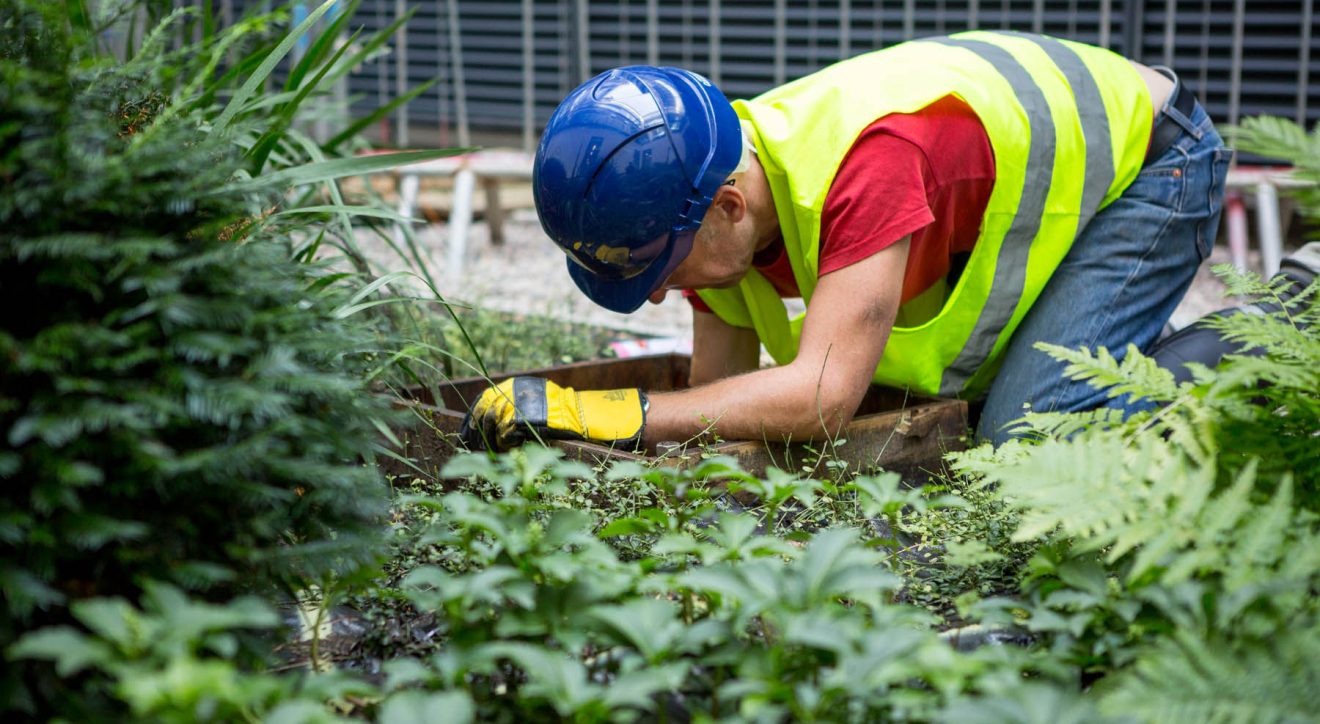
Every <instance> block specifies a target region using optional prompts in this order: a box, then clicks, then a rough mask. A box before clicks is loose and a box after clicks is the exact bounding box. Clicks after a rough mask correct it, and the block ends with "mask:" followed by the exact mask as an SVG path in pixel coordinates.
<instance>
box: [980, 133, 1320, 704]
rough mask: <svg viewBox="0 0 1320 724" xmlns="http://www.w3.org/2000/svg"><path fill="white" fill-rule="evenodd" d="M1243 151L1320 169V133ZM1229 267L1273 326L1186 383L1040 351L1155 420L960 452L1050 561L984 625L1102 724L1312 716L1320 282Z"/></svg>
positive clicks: (995, 604)
mask: <svg viewBox="0 0 1320 724" xmlns="http://www.w3.org/2000/svg"><path fill="white" fill-rule="evenodd" d="M1267 137H1268V138H1269V140H1268V142H1266V140H1265V139H1266V138H1267ZM1238 138H1239V141H1240V142H1242V143H1243V144H1244V145H1245V146H1247V147H1248V148H1249V150H1253V151H1256V152H1260V153H1267V154H1271V155H1281V154H1282V153H1284V152H1287V153H1300V154H1304V155H1303V156H1300V157H1298V161H1299V163H1298V165H1299V168H1301V169H1302V172H1303V173H1310V174H1314V173H1315V170H1316V168H1317V166H1316V163H1317V158H1320V153H1317V148H1320V147H1317V146H1315V143H1314V141H1315V135H1314V134H1309V135H1308V134H1305V133H1298V132H1297V130H1296V129H1295V128H1290V127H1288V126H1287V124H1285V123H1283V122H1278V121H1272V120H1258V121H1253V122H1249V123H1248V124H1245V126H1244V129H1242V131H1241V132H1240V133H1239V135H1238ZM1216 271H1217V272H1218V273H1219V274H1220V276H1221V277H1223V278H1224V279H1225V281H1226V283H1227V285H1228V288H1229V291H1230V292H1231V293H1232V294H1234V295H1237V296H1238V297H1240V298H1241V299H1242V300H1243V301H1244V302H1246V303H1255V304H1257V306H1258V308H1273V309H1275V310H1276V311H1273V312H1269V313H1262V314H1236V315H1226V316H1221V317H1217V318H1214V319H1212V320H1209V321H1208V322H1206V324H1208V325H1210V326H1212V327H1213V328H1214V329H1216V330H1217V331H1218V332H1219V333H1220V334H1221V335H1222V336H1223V337H1224V338H1226V339H1228V340H1231V341H1233V342H1235V343H1237V344H1238V345H1239V346H1240V350H1241V351H1240V353H1239V354H1235V355H1230V356H1229V357H1228V358H1227V359H1226V360H1225V361H1224V362H1223V363H1222V364H1221V365H1220V366H1219V367H1218V368H1216V369H1213V370H1212V369H1207V368H1205V367H1204V366H1193V367H1192V368H1191V372H1192V379H1191V380H1190V381H1188V382H1183V383H1181V384H1179V383H1177V382H1175V379H1174V377H1173V375H1172V374H1170V373H1169V372H1168V371H1167V370H1163V369H1161V368H1159V367H1158V366H1157V365H1156V364H1155V363H1154V362H1153V361H1152V360H1150V359H1148V358H1146V357H1144V356H1142V355H1141V354H1140V353H1139V352H1138V351H1137V350H1135V349H1131V348H1129V350H1128V354H1127V355H1126V357H1125V359H1124V360H1123V361H1122V362H1121V363H1119V362H1116V361H1115V360H1114V358H1113V357H1112V356H1111V355H1110V354H1109V353H1108V352H1107V351H1105V350H1103V349H1101V350H1097V351H1095V352H1091V351H1088V350H1070V349H1063V348H1059V347H1053V346H1049V345H1040V347H1041V349H1042V350H1044V351H1045V352H1047V353H1049V354H1050V355H1051V356H1053V357H1054V358H1055V359H1058V360H1061V361H1064V362H1067V363H1068V367H1067V371H1066V374H1068V375H1069V376H1070V377H1072V378H1073V379H1077V380H1086V381H1088V382H1090V383H1091V384H1093V385H1094V386H1096V387H1097V388H1101V389H1106V390H1108V393H1109V394H1110V395H1111V396H1114V397H1117V396H1119V395H1130V396H1132V398H1134V399H1144V400H1148V401H1150V402H1153V403H1156V407H1155V408H1154V409H1153V410H1151V411H1149V412H1143V413H1139V414H1136V415H1133V416H1131V417H1129V418H1128V419H1126V420H1125V419H1123V417H1122V416H1121V415H1119V414H1118V413H1115V412H1112V411H1097V412H1092V413H1062V414H1061V413H1040V414H1029V415H1027V416H1026V417H1025V418H1024V420H1023V422H1024V424H1025V425H1026V429H1027V431H1028V433H1029V438H1031V439H1028V440H1024V441H1016V442H1012V443H1010V444H1007V445H1004V446H1002V447H1001V448H999V449H998V450H993V451H992V450H989V449H988V448H984V449H979V450H975V451H972V452H969V453H966V454H963V455H961V456H959V458H958V460H957V465H958V467H959V469H960V470H961V472H962V473H964V474H966V475H969V476H971V477H973V478H975V479H977V480H980V481H981V482H982V483H983V484H985V485H986V486H987V487H988V488H989V489H992V490H994V491H995V493H996V494H997V495H999V496H1001V497H1002V499H1003V500H1005V501H1006V502H1007V503H1008V504H1009V505H1010V506H1011V507H1012V508H1014V509H1016V510H1017V511H1018V516H1019V527H1018V529H1017V532H1016V534H1015V538H1016V539H1017V540H1019V541H1023V542H1033V543H1035V544H1036V545H1038V546H1039V548H1038V551H1037V554H1036V555H1035V557H1034V558H1033V559H1032V560H1031V561H1030V563H1029V564H1028V567H1027V570H1026V571H1025V572H1024V576H1023V593H1024V594H1025V602H1023V601H1017V602H1013V601H989V602H984V604H983V605H982V606H981V608H980V611H981V612H982V613H984V614H986V615H987V616H991V617H994V618H996V619H998V620H1001V621H1009V622H1012V623H1014V624H1016V625H1019V626H1023V627H1025V628H1027V629H1030V630H1031V631H1034V632H1036V633H1037V634H1038V635H1039V636H1041V637H1042V638H1043V639H1044V640H1045V641H1046V642H1048V644H1049V648H1048V651H1049V658H1051V659H1052V658H1053V657H1054V656H1057V655H1060V654H1062V655H1063V657H1064V661H1066V662H1068V663H1070V664H1071V665H1074V666H1078V667H1080V668H1082V669H1083V671H1085V672H1086V673H1087V675H1088V677H1090V679H1099V681H1100V683H1099V684H1097V686H1096V689H1095V693H1094V696H1093V697H1092V698H1093V700H1094V701H1098V703H1099V705H1100V709H1101V711H1103V712H1105V713H1109V714H1114V715H1127V716H1136V717H1138V718H1140V719H1143V720H1148V721H1168V720H1175V719H1176V720H1198V721H1221V720H1222V721H1228V720H1235V721H1238V720H1252V721H1293V720H1307V719H1308V718H1309V717H1311V716H1313V714H1314V712H1315V711H1316V706H1317V701H1316V698H1315V691H1316V686H1315V672H1314V671H1312V670H1311V669H1312V668H1314V667H1311V666H1309V665H1308V664H1306V663H1302V662H1303V661H1310V660H1314V659H1315V657H1317V656H1320V626H1318V625H1317V618H1316V604H1315V592H1316V591H1317V590H1320V516H1317V504H1320V444H1318V443H1317V439H1318V438H1317V435H1320V326H1317V322H1320V283H1314V284H1312V285H1311V286H1310V287H1309V288H1307V289H1305V290H1302V291H1300V292H1299V293H1296V294H1293V295H1291V296H1289V295H1288V294H1285V293H1284V287H1283V284H1284V283H1285V282H1283V281H1282V280H1275V281H1266V280H1262V279H1260V278H1259V277H1257V276H1254V275H1251V274H1246V273H1242V272H1238V271H1235V270H1233V269H1232V268H1230V267H1227V266H1224V267H1219V268H1216ZM1005 614H1007V615H1005ZM1044 657H1045V654H1044V652H1042V658H1044Z"/></svg>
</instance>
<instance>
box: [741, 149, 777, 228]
mask: <svg viewBox="0 0 1320 724" xmlns="http://www.w3.org/2000/svg"><path fill="white" fill-rule="evenodd" d="M751 161H752V162H751V165H750V166H749V167H748V169H747V171H746V173H744V174H743V178H742V181H741V185H742V187H743V195H744V196H745V197H746V198H747V213H748V214H749V215H750V216H751V220H752V238H753V239H755V240H756V248H755V249H754V250H753V251H754V252H762V251H765V250H766V249H768V248H769V247H770V246H772V245H773V244H774V243H775V242H776V241H778V240H779V238H780V235H779V212H777V211H776V210H775V200H774V196H773V195H772V194H771V193H770V182H769V181H768V180H766V177H765V169H763V168H762V167H761V160H760V159H759V158H757V157H756V156H755V155H753V156H752V159H751Z"/></svg>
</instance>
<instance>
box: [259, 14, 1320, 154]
mask: <svg viewBox="0 0 1320 724" xmlns="http://www.w3.org/2000/svg"><path fill="white" fill-rule="evenodd" d="M235 4H236V5H237V6H238V7H239V8H240V9H241V8H242V7H243V6H254V5H259V4H260V2H258V1H257V0H247V2H242V1H239V0H236V2H235ZM308 4H309V6H310V5H312V4H313V3H311V2H309V3H308ZM1314 4H1315V3H1314V0H1250V2H1247V1H1246V0H922V1H918V0H870V1H869V2H852V1H849V2H843V1H842V0H834V1H832V2H824V1H821V0H810V1H807V2H800V1H799V2H788V1H787V0H777V1H776V0H759V1H750V0H720V1H719V2H696V1H695V0H640V1H638V0H633V1H629V2H621V1H619V0H611V1H608V2H601V1H596V2H586V1H580V0H556V1H554V2H547V1H546V0H533V1H531V2H528V3H526V4H525V3H524V2H523V1H522V0H504V1H500V2H473V1H471V0H468V1H461V2H457V11H458V12H457V16H458V21H459V38H460V42H461V54H462V58H463V63H462V68H461V70H462V74H463V80H464V86H465V89H466V94H465V95H466V110H467V116H468V120H469V123H470V125H471V128H472V129H473V132H474V133H483V132H485V133H490V132H494V133H505V134H509V135H511V136H513V137H515V138H517V137H518V134H520V132H521V131H522V130H523V126H524V118H525V114H526V111H527V108H526V105H525V98H526V97H527V92H526V91H527V90H528V89H527V88H525V87H524V82H523V81H524V77H525V73H524V67H525V63H527V62H528V58H527V56H526V54H525V48H524V42H523V13H524V9H525V7H529V8H530V11H531V17H530V20H531V25H530V29H531V35H532V44H531V48H530V49H529V50H530V67H531V69H532V73H531V86H530V92H531V93H530V95H531V98H532V101H533V103H532V108H531V118H532V120H533V126H534V127H533V128H532V132H531V134H530V137H535V134H537V133H539V130H540V126H541V125H542V124H544V122H545V120H546V119H547V118H548V117H549V115H550V113H551V112H552V111H553V110H554V107H555V105H556V104H557V103H558V101H559V100H560V99H561V98H563V96H564V95H565V94H567V93H568V91H569V90H570V89H572V88H573V87H574V86H575V85H576V84H577V83H579V82H580V81H581V80H583V79H584V78H586V77H589V76H590V75H591V74H594V73H597V72H600V71H602V70H604V69H606V68H610V67H613V66H616V65H623V64H629V63H647V62H658V63H660V64H666V65H680V66H684V67H688V68H691V69H693V70H696V71H698V72H701V73H704V74H706V75H709V76H712V77H714V78H716V79H717V80H718V82H719V84H720V86H721V87H722V88H723V89H724V90H725V92H726V93H727V94H729V95H730V96H733V97H740V96H751V95H755V94H757V93H760V92H761V91H764V90H766V89H767V88H770V87H772V86H773V85H774V84H775V83H776V81H777V80H779V79H781V78H782V79H784V80H791V79H793V78H796V77H800V76H802V75H805V74H808V73H810V72H812V71H814V70H816V69H818V68H820V67H823V66H824V65H827V64H829V63H831V62H834V61H836V60H838V59H839V58H841V57H845V56H848V55H855V54H857V53H861V52H865V51H868V50H872V49H875V48H882V47H885V46H887V45H892V44H894V43H898V42H901V41H902V40H904V39H906V38H910V37H920V36H925V35H937V34H943V33H952V32H958V31H961V30H965V29H968V28H972V27H979V28H1011V29H1015V30H1025V31H1032V30H1038V31H1041V32H1045V33H1049V34H1052V35H1056V36H1059V37H1066V38H1073V39H1076V40H1080V41H1083V42H1088V43H1095V44H1107V45H1108V46H1109V47H1111V48H1113V49H1114V50H1116V51H1118V52H1121V53H1124V54H1127V55H1129V56H1132V57H1136V58H1138V59H1140V60H1142V61H1144V62H1147V63H1152V64H1157V63H1168V64H1169V65H1171V66H1172V67H1173V68H1174V69H1175V70H1177V71H1178V73H1179V74H1180V76H1181V77H1182V78H1183V79H1184V80H1185V82H1186V83H1187V84H1188V85H1189V86H1190V87H1191V88H1192V89H1193V90H1194V91H1196V92H1197V94H1198V95H1199V96H1200V97H1201V98H1202V100H1203V102H1204V103H1205V105H1206V107H1207V109H1208V110H1209V111H1210V113H1211V115H1212V116H1214V117H1215V119H1216V120H1218V121H1228V120H1231V119H1233V118H1240V117H1242V116H1245V115H1252V114H1259V113H1269V114H1275V115H1282V116H1286V117H1289V118H1295V119H1298V120H1302V121H1304V122H1305V123H1307V124H1308V125H1310V124H1313V123H1316V122H1317V121H1320V103H1316V102H1315V101H1316V99H1317V98H1320V49H1317V48H1316V47H1315V46H1316V43H1317V41H1316V33H1315V32H1314V31H1315V27H1314V25H1315V22H1316V19H1315V13H1314ZM400 6H403V7H407V8H416V15H415V16H414V18H413V20H412V22H411V23H410V25H409V28H408V31H407V49H406V57H407V67H406V75H405V76H404V79H405V81H406V82H405V83H404V84H403V85H405V86H408V87H411V86H413V85H416V84H419V83H423V82H426V81H427V80H429V79H431V78H436V77H438V78H439V82H438V83H437V84H436V86H435V87H433V88H432V89H430V90H428V91H427V92H426V93H424V94H423V95H422V96H421V97H419V98H418V99H417V100H416V101H414V102H413V103H412V104H411V107H410V108H409V110H408V116H407V121H408V124H409V127H410V128H414V129H417V130H418V131H423V132H426V133H424V135H422V136H419V138H423V137H424V138H428V139H431V138H434V139H439V140H440V141H443V142H453V141H454V139H455V137H456V132H455V124H456V123H457V106H458V104H457V100H458V98H457V94H456V91H455V88H456V83H455V73H454V70H455V68H454V53H453V52H452V51H453V48H451V43H450V42H449V33H450V23H449V20H448V13H447V7H448V4H447V0H425V1H419V0H409V1H408V2H403V3H401V2H398V0H364V2H363V3H362V4H361V6H360V9H359V11H358V14H357V18H355V20H356V22H357V23H358V24H361V25H362V26H364V27H365V28H367V29H368V30H372V29H377V28H380V27H383V26H384V25H386V24H388V23H389V22H390V21H391V20H392V19H393V18H394V16H395V13H396V11H397V10H398V8H399V7H400ZM584 42H585V47H584V46H583V43H584ZM397 60H398V56H397V55H390V56H386V57H384V58H382V59H381V60H379V61H377V62H374V63H370V64H368V65H367V66H365V67H364V68H362V69H361V70H360V71H359V72H357V73H355V74H353V75H352V76H351V78H350V80H349V86H350V93H351V94H352V95H353V97H354V98H355V99H356V100H355V109H356V110H357V111H358V112H366V111H368V110H369V109H370V108H372V107H374V106H376V105H378V104H379V103H381V102H382V101H384V100H388V99H389V98H392V97H394V95H395V94H396V93H397V92H398V88H399V85H400V84H399V83H398V78H399V76H398V71H399V68H398V65H399V64H398V62H397Z"/></svg>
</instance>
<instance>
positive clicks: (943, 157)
mask: <svg viewBox="0 0 1320 724" xmlns="http://www.w3.org/2000/svg"><path fill="white" fill-rule="evenodd" d="M994 183H995V161H994V155H993V153H992V152H991V150H990V138H989V137H988V136H987V135H986V132H985V127H984V126H982V125H981V121H980V119H979V118H977V117H976V114H975V113H974V112H973V111H972V109H971V107H970V106H968V105H967V104H966V103H965V102H963V101H962V100H961V99H959V98H957V97H956V96H945V97H944V98H942V99H941V100H938V101H936V102H934V103H932V104H930V105H928V106H926V107H925V108H923V109H921V110H919V111H917V112H916V113H893V114H890V115H887V116H884V117H883V118H881V119H879V120H877V121H876V122H875V123H872V124H871V125H870V126H868V127H867V128H866V130H864V131H862V133H861V135H860V136H858V138H857V141H856V142H855V143H853V147H852V148H851V149H849V150H848V153H847V155H845V156H844V158H843V162H842V163H841V164H840V165H839V171H838V173H837V174H836V175H835V178H834V184H833V185H832V186H830V191H829V193H828V194H827V195H826V197H825V206H824V208H823V209H822V210H821V224H820V238H821V241H820V274H821V275H822V276H824V275H825V274H828V273H830V272H832V271H836V270H838V269H842V268H844V267H846V266H848V265H849V264H855V263H857V262H859V261H861V260H862V259H865V258H867V257H869V256H871V255H872V254H874V253H876V252H878V251H880V250H881V249H884V248H885V247H887V246H889V245H891V244H894V243H896V242H897V241H899V240H900V239H902V238H903V237H905V236H907V235H908V234H911V235H912V241H911V243H910V244H909V250H908V260H907V268H906V269H905V270H904V275H903V301H904V302H907V301H908V300H910V299H912V298H913V297H916V296H917V295H919V294H921V293H922V292H923V291H925V290H926V289H928V288H929V287H930V286H931V284H933V283H935V282H936V281H938V280H939V279H941V278H943V277H945V276H947V275H948V274H949V271H950V270H951V268H952V263H953V259H954V257H955V256H956V255H959V254H962V253H966V252H970V251H971V250H972V247H973V246H974V245H975V244H976V237H977V235H978V234H979V233H980V228H981V217H982V216H983V215H984V213H985V206H986V202H987V201H988V200H989V199H990V191H991V189H992V188H993V187H994ZM752 264H753V266H754V267H755V268H756V269H757V270H758V271H760V272H761V274H763V275H764V276H765V277H766V279H767V280H768V281H769V282H770V283H771V284H772V285H773V286H774V287H775V289H776V290H777V291H778V292H779V294H780V296H784V297H798V296H801V294H800V293H799V292H798V288H797V281H796V280H795V279H794V278H793V270H792V267H790V266H789V262H788V255H787V254H786V253H785V252H784V243H783V241H782V240H781V241H776V242H775V243H774V244H772V245H771V246H769V247H767V248H766V249H764V250H762V251H761V252H759V253H758V254H757V255H756V257H755V258H754V259H753V260H752ZM683 295H684V296H685V297H687V298H688V300H689V301H690V302H691V303H692V305H693V306H694V307H695V308H696V309H698V310H700V311H703V312H709V311H710V308H709V307H708V306H706V303H705V302H703V301H701V298H700V297H698V296H697V295H696V293H695V292H693V291H691V290H684V292H683Z"/></svg>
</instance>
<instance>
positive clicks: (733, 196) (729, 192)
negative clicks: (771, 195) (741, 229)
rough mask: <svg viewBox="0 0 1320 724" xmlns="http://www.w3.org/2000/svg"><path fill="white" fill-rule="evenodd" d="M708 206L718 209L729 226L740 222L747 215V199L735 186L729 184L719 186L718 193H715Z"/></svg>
mask: <svg viewBox="0 0 1320 724" xmlns="http://www.w3.org/2000/svg"><path fill="white" fill-rule="evenodd" d="M710 205H711V207H712V208H715V209H719V210H720V213H721V214H723V215H724V216H725V217H726V218H727V219H728V220H729V223H731V224H736V223H738V222H739V221H742V220H743V217H744V216H746V215H747V197H746V196H744V195H743V192H742V189H739V188H738V187H737V186H731V185H729V184H725V185H723V186H721V187H720V189H719V191H716V192H715V198H714V199H712V200H711V202H710Z"/></svg>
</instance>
